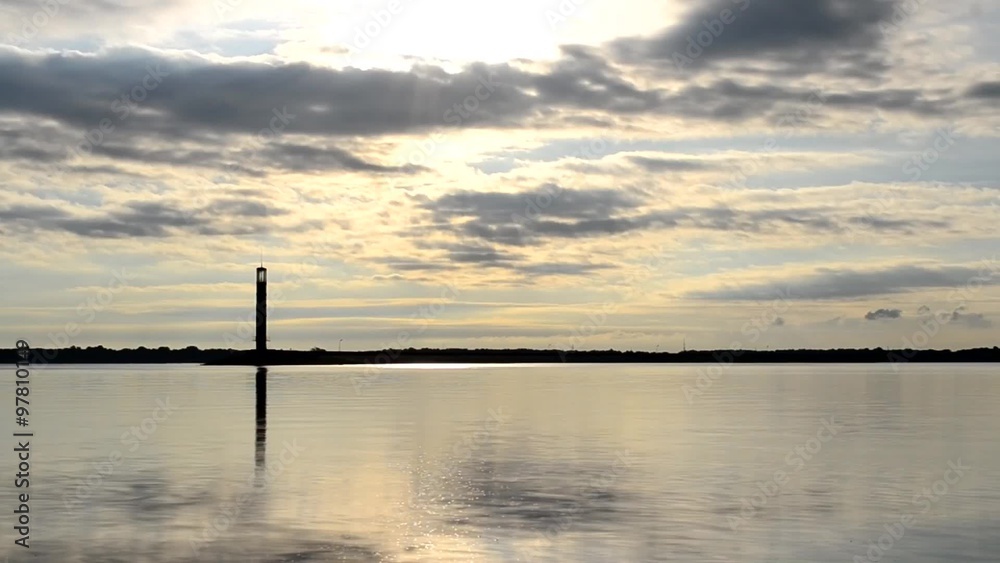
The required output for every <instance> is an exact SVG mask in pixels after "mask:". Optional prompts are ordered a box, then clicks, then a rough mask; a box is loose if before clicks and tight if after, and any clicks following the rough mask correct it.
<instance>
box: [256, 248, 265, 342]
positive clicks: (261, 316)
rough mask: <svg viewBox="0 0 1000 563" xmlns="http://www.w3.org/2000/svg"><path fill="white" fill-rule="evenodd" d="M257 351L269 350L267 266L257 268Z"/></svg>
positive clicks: (262, 265) (262, 264)
mask: <svg viewBox="0 0 1000 563" xmlns="http://www.w3.org/2000/svg"><path fill="white" fill-rule="evenodd" d="M256 340H257V353H258V354H263V353H264V352H266V351H267V268H265V267H264V263H263V262H261V264H260V267H259V268H257V335H256Z"/></svg>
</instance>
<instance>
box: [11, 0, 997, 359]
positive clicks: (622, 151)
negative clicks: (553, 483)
mask: <svg viewBox="0 0 1000 563" xmlns="http://www.w3.org/2000/svg"><path fill="white" fill-rule="evenodd" d="M998 110H1000V4H997V3H996V2H988V1H985V0H954V1H951V2H940V1H938V0H908V1H896V0H813V1H809V2H803V1H801V0H677V1H660V2H652V1H644V0H615V1H611V0H562V1H555V0H552V1H549V0H506V1H504V2H488V1H484V2H476V3H469V2H460V1H458V0H372V1H368V0H363V1H350V0H344V1H341V2H321V1H318V0H317V1H311V0H286V1H284V2H280V3H274V2H263V1H261V2H258V1H255V0H212V1H210V2H203V1H202V2H195V1H193V0H157V1H147V0H102V1H101V2H78V1H77V0H46V1H44V2H37V3H36V2H32V1H22V0H17V1H15V0H0V241H2V243H0V260H2V262H3V266H2V268H0V283H2V284H3V287H4V292H3V297H2V302H0V303H2V307H0V333H2V334H0V336H2V338H3V340H6V341H7V342H8V343H9V344H10V345H11V346H12V345H13V344H14V342H15V340H17V339H19V338H25V339H28V340H29V341H30V342H31V343H32V345H33V346H36V347H43V346H70V345H75V346H92V345H105V346H110V347H136V346H140V345H141V346H147V347H158V346H171V347H178V346H188V345H194V346H198V347H200V348H212V347H234V348H251V347H252V346H253V343H252V333H253V330H252V327H253V321H252V319H253V317H252V315H253V307H254V304H253V299H254V291H255V290H254V281H255V272H254V270H255V268H256V267H257V266H258V265H259V263H260V261H261V257H262V256H263V260H264V263H265V265H266V266H267V268H268V275H269V298H270V306H271V313H270V323H269V337H270V338H269V340H270V342H269V343H268V345H269V347H271V348H294V349H306V348H311V347H322V348H326V349H331V350H332V349H337V348H338V347H339V346H342V347H343V349H345V350H351V349H372V348H385V347H410V346H413V347H425V346H426V347H441V346H455V347H483V348H504V347H534V348H550V347H551V348H560V349H570V348H575V349H608V348H613V349H618V350H622V349H636V350H656V349H659V350H677V349H681V348H682V347H684V346H686V347H687V348H688V349H709V348H729V347H735V348H747V349H753V348H756V349H765V348H771V349H775V348H798V347H812V348H839V347H861V348H875V347H879V346H881V347H884V348H899V347H915V348H965V347H974V346H993V345H996V344H997V341H998V338H997V336H998V329H1000V300H998V298H1000V261H998V258H997V249H998V245H997V242H998V240H1000V239H998V235H997V231H996V224H997V219H998V211H1000V166H998V164H997V157H998V155H1000V111H998Z"/></svg>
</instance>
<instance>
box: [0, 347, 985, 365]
mask: <svg viewBox="0 0 1000 563" xmlns="http://www.w3.org/2000/svg"><path fill="white" fill-rule="evenodd" d="M0 358H3V359H4V361H5V362H6V363H10V364H13V363H14V362H15V361H16V353H15V350H14V349H13V348H8V349H0ZM997 361H1000V348H997V347H995V346H994V347H993V348H974V349H969V350H955V351H953V350H885V349H882V348H874V349H867V348H866V349H837V350H806V349H801V350H766V351H764V350H688V351H685V352H639V351H631V350H627V351H619V350H575V351H563V350H531V349H523V348H522V349H508V350H495V349H476V350H469V349H463V348H447V349H432V348H421V349H415V348H407V349H393V350H373V351H361V352H358V351H351V352H328V351H326V350H323V349H320V348H313V349H312V350H309V351H305V350H267V351H265V352H263V353H260V352H257V351H255V350H227V349H219V348H213V349H207V350H201V349H199V348H197V347H195V346H188V347H187V348H179V349H171V348H167V347H165V346H161V347H159V348H145V347H142V346H140V347H139V348H134V349H133V348H124V349H120V350H114V349H111V348H105V347H103V346H91V347H88V348H79V347H76V346H73V347H70V348H62V349H43V348H33V349H32V352H31V363H32V364H36V365H39V364H46V363H53V364H185V363H190V364H208V365H324V364H331V365H333V364H368V363H372V364H392V363H562V362H567V363H723V364H728V363H882V362H898V363H906V362H997Z"/></svg>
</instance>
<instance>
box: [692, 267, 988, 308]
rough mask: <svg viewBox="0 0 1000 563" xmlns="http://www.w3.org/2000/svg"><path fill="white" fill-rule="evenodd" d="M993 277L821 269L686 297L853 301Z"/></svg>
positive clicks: (947, 271)
mask: <svg viewBox="0 0 1000 563" xmlns="http://www.w3.org/2000/svg"><path fill="white" fill-rule="evenodd" d="M998 281H1000V280H998V279H997V278H996V277H995V276H990V275H989V274H988V273H984V271H983V270H981V269H976V268H970V267H964V266H943V267H929V266H911V265H903V266H893V267H890V268H881V269H873V270H868V271H861V270H850V269H839V270H835V269H822V270H819V271H818V272H817V273H815V274H811V275H807V276H802V277H799V278H794V279H788V280H775V281H770V282H763V283H757V284H749V285H743V286H739V287H730V286H724V287H721V288H719V289H710V290H697V291H692V292H690V293H688V294H687V297H690V298H695V299H718V300H734V301H756V300H768V299H775V298H776V297H787V298H790V299H852V298H862V297H872V296H877V295H891V294H897V293H904V292H907V291H913V290H918V289H928V288H958V287H966V286H967V285H968V284H970V283H973V282H976V283H982V284H984V285H996V284H997V283H998Z"/></svg>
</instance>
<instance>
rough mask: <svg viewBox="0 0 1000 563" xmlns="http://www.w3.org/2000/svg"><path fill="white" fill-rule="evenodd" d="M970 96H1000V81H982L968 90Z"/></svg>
mask: <svg viewBox="0 0 1000 563" xmlns="http://www.w3.org/2000/svg"><path fill="white" fill-rule="evenodd" d="M966 95H967V96H969V97H970V98H983V99H993V98H1000V81H994V82H980V83H979V84H976V85H974V86H973V87H972V88H969V90H968V91H967V92H966Z"/></svg>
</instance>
